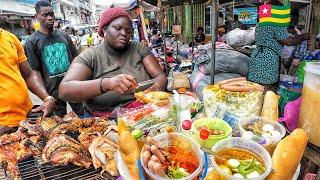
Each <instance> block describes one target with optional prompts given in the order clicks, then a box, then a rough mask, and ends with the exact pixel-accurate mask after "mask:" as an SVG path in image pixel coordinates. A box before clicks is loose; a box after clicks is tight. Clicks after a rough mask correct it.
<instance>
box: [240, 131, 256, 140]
mask: <svg viewBox="0 0 320 180" xmlns="http://www.w3.org/2000/svg"><path fill="white" fill-rule="evenodd" d="M242 138H244V139H249V140H250V139H252V138H253V132H251V131H245V132H244V133H243V135H242Z"/></svg>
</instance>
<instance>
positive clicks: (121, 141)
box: [118, 119, 140, 180]
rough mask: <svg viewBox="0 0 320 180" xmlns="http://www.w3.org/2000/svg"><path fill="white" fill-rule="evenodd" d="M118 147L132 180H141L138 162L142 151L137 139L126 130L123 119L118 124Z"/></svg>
mask: <svg viewBox="0 0 320 180" xmlns="http://www.w3.org/2000/svg"><path fill="white" fill-rule="evenodd" d="M118 145H119V151H120V154H121V158H122V160H123V161H124V163H125V164H126V165H127V168H128V170H129V172H130V174H131V179H132V180H140V175H139V170H138V165H137V161H138V160H139V155H140V150H139V146H138V143H137V141H136V139H135V138H134V137H133V136H132V135H131V133H130V132H129V131H128V129H127V128H126V126H125V124H124V122H123V121H122V119H119V122H118Z"/></svg>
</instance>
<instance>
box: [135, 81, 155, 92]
mask: <svg viewBox="0 0 320 180" xmlns="http://www.w3.org/2000/svg"><path fill="white" fill-rule="evenodd" d="M154 82H155V79H150V80H147V81H142V82H139V83H138V86H137V87H136V89H135V90H134V92H139V91H144V90H146V89H148V88H149V87H151V86H152V85H153V83H154Z"/></svg>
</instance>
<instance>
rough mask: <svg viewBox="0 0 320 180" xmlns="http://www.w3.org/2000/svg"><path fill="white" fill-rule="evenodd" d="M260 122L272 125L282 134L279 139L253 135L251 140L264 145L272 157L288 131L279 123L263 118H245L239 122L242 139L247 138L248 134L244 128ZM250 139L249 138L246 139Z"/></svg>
mask: <svg viewBox="0 0 320 180" xmlns="http://www.w3.org/2000/svg"><path fill="white" fill-rule="evenodd" d="M258 121H262V122H263V123H265V124H270V125H272V126H273V127H274V130H276V131H278V132H279V133H280V136H278V138H264V137H262V136H258V135H255V134H253V133H252V138H251V140H253V141H255V142H257V143H259V144H261V145H263V146H264V147H265V148H266V149H267V151H268V152H269V153H270V154H271V155H272V154H273V151H274V149H275V148H276V146H277V144H278V143H279V142H280V140H281V139H282V138H283V137H284V136H285V135H286V129H285V128H284V127H283V126H282V125H281V124H280V123H278V122H275V121H271V120H267V119H265V118H261V117H254V118H244V119H241V120H240V122H239V129H240V134H241V137H244V136H246V135H245V133H246V132H248V131H246V130H245V129H243V126H245V125H247V124H249V123H255V122H258ZM244 138H248V137H244Z"/></svg>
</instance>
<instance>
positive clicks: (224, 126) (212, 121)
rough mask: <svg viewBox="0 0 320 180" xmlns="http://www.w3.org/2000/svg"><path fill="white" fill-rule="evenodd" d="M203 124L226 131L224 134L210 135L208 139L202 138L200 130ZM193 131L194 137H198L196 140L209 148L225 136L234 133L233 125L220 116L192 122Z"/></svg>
mask: <svg viewBox="0 0 320 180" xmlns="http://www.w3.org/2000/svg"><path fill="white" fill-rule="evenodd" d="M201 126H207V127H209V128H214V129H218V130H222V131H224V132H225V133H224V134H222V135H210V136H209V137H208V139H207V140H202V139H201V138H200V132H199V130H198V128H199V127H201ZM192 132H193V137H194V138H195V139H196V141H197V142H198V143H199V144H200V145H201V146H202V147H206V148H208V149H211V148H212V146H213V145H214V144H215V143H216V142H218V141H220V140H222V139H225V138H228V137H231V135H232V134H231V133H232V128H231V126H230V125H229V124H228V123H227V122H225V121H224V120H222V119H218V118H201V119H198V120H196V121H194V122H193V123H192Z"/></svg>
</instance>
